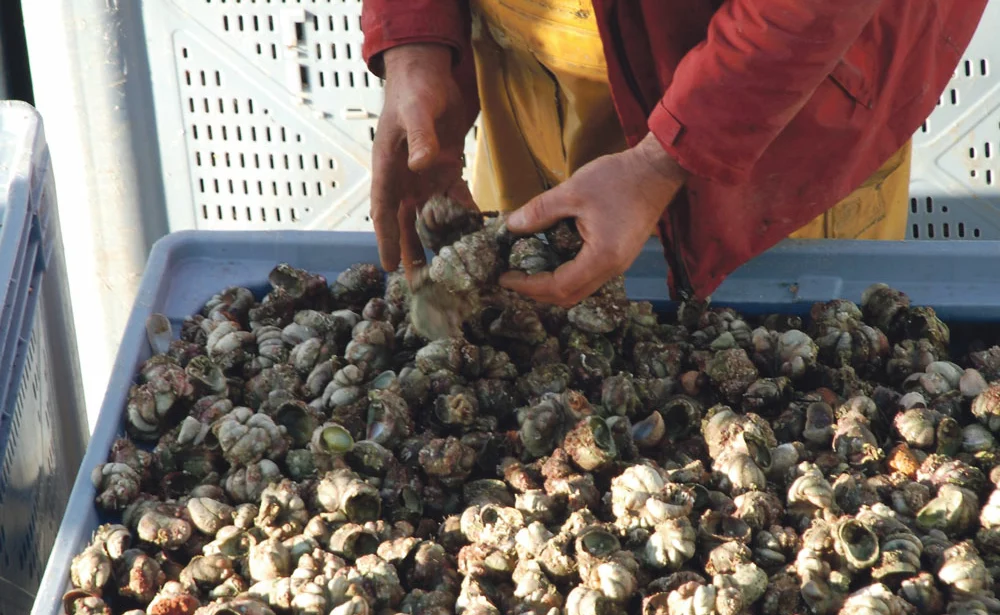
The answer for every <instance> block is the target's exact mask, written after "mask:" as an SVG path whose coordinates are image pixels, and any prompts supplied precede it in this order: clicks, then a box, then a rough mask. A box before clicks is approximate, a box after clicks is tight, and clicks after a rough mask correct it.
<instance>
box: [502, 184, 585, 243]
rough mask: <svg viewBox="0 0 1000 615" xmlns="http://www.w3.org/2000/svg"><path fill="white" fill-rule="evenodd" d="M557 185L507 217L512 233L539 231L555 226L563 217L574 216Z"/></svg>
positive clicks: (508, 226)
mask: <svg viewBox="0 0 1000 615" xmlns="http://www.w3.org/2000/svg"><path fill="white" fill-rule="evenodd" d="M561 188H562V186H556V187H555V188H552V189H551V190H548V191H546V192H543V193H541V194H539V195H538V196H536V197H535V198H533V199H531V200H530V201H528V202H527V203H525V204H524V206H523V207H521V208H520V209H518V210H517V211H515V212H513V213H512V214H510V216H508V217H507V228H508V229H510V231H511V232H512V233H517V234H522V235H523V234H527V233H539V232H541V231H544V230H545V229H547V228H549V227H551V226H554V225H555V224H556V223H557V222H559V221H560V220H562V219H563V218H571V217H573V212H572V211H571V208H570V206H569V201H568V200H567V199H566V197H565V195H564V194H563V192H564V191H563V190H561Z"/></svg>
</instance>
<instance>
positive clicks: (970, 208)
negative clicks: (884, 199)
mask: <svg viewBox="0 0 1000 615" xmlns="http://www.w3.org/2000/svg"><path fill="white" fill-rule="evenodd" d="M998 25H1000V4H998V3H997V2H991V3H989V4H988V5H987V7H986V12H985V14H984V15H983V19H982V21H981V22H980V25H979V29H978V30H977V32H976V35H975V37H974V38H973V40H972V43H971V44H970V45H969V48H968V49H967V50H966V53H965V56H964V57H963V58H962V60H961V61H960V62H959V64H958V66H957V67H956V69H955V73H954V76H953V77H952V80H951V82H950V83H949V84H948V87H947V88H946V89H945V91H944V92H943V93H942V95H941V98H940V100H938V105H937V107H936V108H935V110H934V112H933V113H932V114H931V115H930V117H928V118H927V121H926V122H925V123H924V125H923V126H922V127H921V128H920V130H918V131H917V132H916V134H915V135H914V137H913V167H912V171H911V176H910V177H911V181H910V216H909V229H908V230H907V236H908V237H909V238H911V239H1000V165H998V164H997V163H998V161H1000V98H998V89H1000V80H998V79H997V76H998V74H1000V46H998V45H997V44H996V40H995V38H994V37H995V32H996V28H997V26H998Z"/></svg>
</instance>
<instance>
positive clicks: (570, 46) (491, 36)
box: [471, 0, 911, 239]
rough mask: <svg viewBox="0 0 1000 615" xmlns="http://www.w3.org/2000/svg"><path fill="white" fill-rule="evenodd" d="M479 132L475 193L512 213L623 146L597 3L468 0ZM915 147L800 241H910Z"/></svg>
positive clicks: (486, 204)
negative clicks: (479, 108) (908, 227)
mask: <svg viewBox="0 0 1000 615" xmlns="http://www.w3.org/2000/svg"><path fill="white" fill-rule="evenodd" d="M472 9H473V25H472V45H473V50H474V53H475V59H476V71H477V74H478V79H479V96H480V101H481V106H482V116H481V117H482V127H483V130H480V132H479V138H478V140H477V144H476V158H475V163H474V165H473V169H472V176H471V188H472V192H473V195H474V197H475V199H476V203H477V204H478V205H479V207H480V209H482V210H488V211H497V210H503V211H509V210H512V209H516V208H518V207H520V206H521V205H523V204H524V203H526V202H528V201H529V200H530V199H531V198H533V197H534V196H536V195H538V194H539V193H541V192H543V191H544V190H546V189H548V188H550V187H552V186H554V185H556V184H558V183H560V182H562V181H564V180H566V179H567V178H569V176H570V175H572V174H573V172H574V171H576V170H577V169H579V168H580V167H581V166H583V165H584V164H586V163H588V162H590V161H591V160H593V159H594V158H597V157H599V156H602V155H604V154H613V153H616V152H620V151H622V150H623V149H624V148H625V147H626V143H625V137H624V135H623V133H622V129H621V125H620V123H619V121H618V117H617V115H616V113H615V109H614V105H613V104H612V100H611V93H610V90H609V88H608V81H607V67H606V64H605V60H604V50H603V47H602V45H601V39H600V35H599V34H598V31H597V22H596V19H595V18H594V13H593V6H592V4H591V0H472ZM910 152H911V144H910V143H909V142H907V144H906V145H905V146H903V148H902V149H900V150H899V151H898V152H897V153H896V154H895V155H893V156H892V158H890V159H889V160H888V161H887V162H886V163H885V164H884V165H883V166H882V168H881V169H879V170H878V171H876V172H875V173H874V174H873V175H872V176H871V177H870V178H869V179H868V180H867V181H865V182H864V183H863V184H862V185H861V186H860V187H858V189H857V190H855V191H854V192H853V193H852V194H851V195H849V196H848V197H847V198H845V199H844V200H842V201H841V202H840V203H838V204H837V205H836V206H834V207H833V208H832V209H830V210H829V211H827V212H826V213H825V214H823V215H821V216H819V217H817V218H816V219H814V220H813V221H812V222H810V223H809V224H807V225H806V226H804V227H803V228H801V229H800V230H799V231H797V232H796V233H794V234H793V235H792V237H796V238H802V239H806V238H809V239H814V238H829V239H904V238H905V235H906V219H907V209H908V200H909V181H910Z"/></svg>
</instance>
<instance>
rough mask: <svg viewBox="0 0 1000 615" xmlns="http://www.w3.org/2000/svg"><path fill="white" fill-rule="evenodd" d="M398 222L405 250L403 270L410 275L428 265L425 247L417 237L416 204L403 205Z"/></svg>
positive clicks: (401, 244)
mask: <svg viewBox="0 0 1000 615" xmlns="http://www.w3.org/2000/svg"><path fill="white" fill-rule="evenodd" d="M398 222H399V230H400V246H401V247H402V250H403V256H402V258H403V270H404V271H405V272H407V273H409V272H411V271H413V270H414V269H418V268H420V267H423V266H424V265H425V264H427V263H426V259H425V258H424V246H423V244H421V243H420V236H419V235H417V206H416V202H414V201H408V202H404V203H403V206H402V207H400V208H399V214H398Z"/></svg>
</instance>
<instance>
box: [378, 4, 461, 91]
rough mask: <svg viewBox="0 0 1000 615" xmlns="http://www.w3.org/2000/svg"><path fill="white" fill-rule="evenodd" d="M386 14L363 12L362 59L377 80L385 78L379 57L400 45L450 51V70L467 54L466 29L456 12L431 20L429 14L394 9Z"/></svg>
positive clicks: (425, 11) (438, 15) (424, 11)
mask: <svg viewBox="0 0 1000 615" xmlns="http://www.w3.org/2000/svg"><path fill="white" fill-rule="evenodd" d="M386 12H388V11H381V10H379V11H376V10H374V9H373V10H371V11H370V12H368V11H365V12H364V14H363V17H362V30H363V31H364V41H363V42H362V44H361V56H362V58H363V59H364V62H365V64H366V65H367V66H368V70H370V71H371V72H372V73H373V74H374V75H375V76H376V77H379V78H382V79H384V78H385V66H384V64H383V62H382V54H383V53H384V52H385V51H387V50H389V49H392V48H393V47H398V46H400V45H406V44H414V43H439V44H442V45H448V46H449V47H451V49H452V67H455V66H458V64H459V63H460V62H461V61H462V54H463V52H465V51H466V50H467V44H466V43H465V42H464V41H465V38H466V35H465V32H466V30H467V26H466V24H465V23H464V21H463V19H462V15H461V13H460V12H459V11H437V12H434V14H433V17H431V16H429V15H428V13H431V11H429V10H423V11H420V10H403V11H399V10H398V9H396V8H395V7H393V9H392V11H391V13H390V14H388V15H387V14H386Z"/></svg>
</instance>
